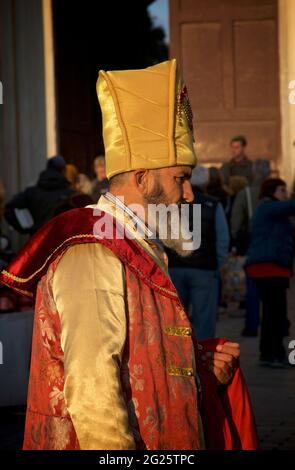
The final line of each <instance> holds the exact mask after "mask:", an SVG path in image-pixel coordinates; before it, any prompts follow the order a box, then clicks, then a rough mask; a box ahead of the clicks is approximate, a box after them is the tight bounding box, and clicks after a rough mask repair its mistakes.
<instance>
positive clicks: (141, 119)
mask: <svg viewBox="0 0 295 470" xmlns="http://www.w3.org/2000/svg"><path fill="white" fill-rule="evenodd" d="M97 96H98V100H99V103H100V106H101V110H102V120H103V140H104V146H105V158H106V173H107V177H108V178H111V177H112V176H114V175H117V174H119V173H124V172H126V171H131V170H136V169H139V168H146V169H153V168H163V167H169V166H176V165H191V166H195V165H196V155H195V151H194V146H193V140H194V139H193V128H192V113H191V108H190V105H189V100H188V95H187V89H186V87H185V85H184V83H183V81H182V78H181V75H180V73H179V70H178V67H177V64H176V60H175V59H172V60H168V61H166V62H161V63H160V64H157V65H153V66H152V67H148V68H146V69H140V70H119V71H111V72H105V71H103V70H101V71H100V72H99V77H98V80H97Z"/></svg>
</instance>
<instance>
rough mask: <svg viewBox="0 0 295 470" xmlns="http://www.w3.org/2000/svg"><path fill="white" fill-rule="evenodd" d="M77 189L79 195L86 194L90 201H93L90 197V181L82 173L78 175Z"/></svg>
mask: <svg viewBox="0 0 295 470" xmlns="http://www.w3.org/2000/svg"><path fill="white" fill-rule="evenodd" d="M77 189H78V191H79V192H80V193H82V194H87V195H88V196H90V197H91V199H92V200H93V201H94V199H93V197H92V183H91V180H90V178H88V176H87V175H85V174H84V173H79V176H78V184H77Z"/></svg>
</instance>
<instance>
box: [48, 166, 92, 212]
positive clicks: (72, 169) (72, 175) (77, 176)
mask: <svg viewBox="0 0 295 470" xmlns="http://www.w3.org/2000/svg"><path fill="white" fill-rule="evenodd" d="M65 175H66V178H67V180H68V181H69V182H70V183H71V187H72V189H73V190H74V193H73V194H71V195H70V197H69V198H68V199H66V200H65V201H62V202H61V203H60V204H58V206H57V207H56V208H55V210H54V216H56V215H59V214H61V213H63V212H66V211H69V210H71V209H76V208H77V207H86V206H88V205H89V204H93V202H94V201H93V199H92V197H91V196H90V193H91V182H90V180H89V178H88V177H87V176H86V175H83V174H82V173H79V171H78V168H77V167H76V166H75V165H72V164H71V163H70V164H67V165H66V173H65ZM83 177H85V179H84V178H83ZM81 181H82V184H81ZM87 191H88V192H87Z"/></svg>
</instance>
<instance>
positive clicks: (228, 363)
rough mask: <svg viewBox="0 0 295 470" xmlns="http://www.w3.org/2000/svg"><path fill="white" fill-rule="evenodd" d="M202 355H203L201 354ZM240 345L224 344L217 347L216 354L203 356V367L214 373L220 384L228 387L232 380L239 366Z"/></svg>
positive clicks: (210, 353) (211, 353) (208, 353)
mask: <svg viewBox="0 0 295 470" xmlns="http://www.w3.org/2000/svg"><path fill="white" fill-rule="evenodd" d="M201 354H202V353H201ZM239 357H240V345H239V344H238V343H230V342H227V343H224V344H219V345H218V346H217V347H216V352H207V353H205V354H203V355H201V360H202V363H203V365H204V366H205V367H206V368H207V369H208V370H210V371H211V372H213V374H214V375H215V377H216V379H217V381H218V382H219V384H222V385H226V384H228V383H229V381H230V380H231V379H232V377H233V375H234V372H235V370H236V368H237V366H238V364H239Z"/></svg>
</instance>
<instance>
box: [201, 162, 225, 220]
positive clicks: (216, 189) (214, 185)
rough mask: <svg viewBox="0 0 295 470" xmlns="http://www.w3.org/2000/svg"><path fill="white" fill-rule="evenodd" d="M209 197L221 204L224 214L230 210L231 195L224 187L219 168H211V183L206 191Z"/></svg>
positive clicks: (209, 182)
mask: <svg viewBox="0 0 295 470" xmlns="http://www.w3.org/2000/svg"><path fill="white" fill-rule="evenodd" d="M206 192H207V194H209V196H212V197H215V198H216V199H218V201H219V202H220V203H221V205H222V207H223V209H224V212H225V213H227V211H228V209H229V194H228V192H227V191H225V189H224V187H223V179H222V175H221V172H220V170H219V168H217V167H215V166H211V167H210V168H209V181H208V184H207V189H206Z"/></svg>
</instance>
